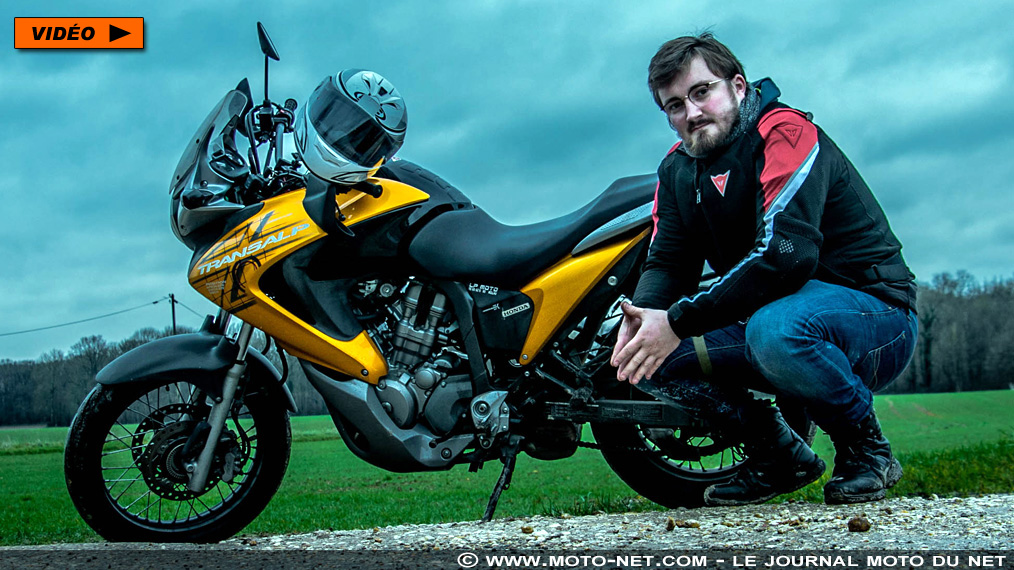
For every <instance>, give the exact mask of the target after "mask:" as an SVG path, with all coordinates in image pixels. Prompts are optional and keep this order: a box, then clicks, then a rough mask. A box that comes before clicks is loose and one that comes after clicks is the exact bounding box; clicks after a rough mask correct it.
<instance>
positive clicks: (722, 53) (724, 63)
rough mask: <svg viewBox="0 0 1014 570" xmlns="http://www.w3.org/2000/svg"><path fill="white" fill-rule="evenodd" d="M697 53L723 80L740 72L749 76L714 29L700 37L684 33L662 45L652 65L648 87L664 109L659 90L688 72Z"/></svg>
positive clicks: (649, 69) (657, 103)
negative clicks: (684, 34) (714, 32)
mask: <svg viewBox="0 0 1014 570" xmlns="http://www.w3.org/2000/svg"><path fill="white" fill-rule="evenodd" d="M697 56H701V58H702V59H704V63H705V64H707V66H708V69H710V70H711V72H712V73H714V74H715V75H717V76H719V77H721V78H722V79H732V78H733V77H735V76H736V74H739V75H742V76H743V77H744V78H745V77H746V72H744V71H743V64H742V63H740V62H739V60H738V59H736V56H735V55H733V54H732V52H731V51H729V48H727V47H725V44H723V43H722V42H720V41H718V40H716V39H715V36H714V35H712V33H711V32H701V33H700V34H698V35H696V36H682V37H679V38H676V39H674V40H669V41H667V42H665V43H664V44H662V47H660V48H658V51H657V52H655V56H654V57H652V58H651V63H650V64H648V88H649V89H651V96H652V97H653V98H654V99H655V104H656V105H658V107H659V108H660V109H661V108H662V101H661V99H659V98H658V90H659V89H662V88H663V87H666V86H667V85H669V84H670V83H672V81H673V80H674V79H675V78H676V76H677V75H679V74H680V73H683V72H684V71H686V69H687V67H689V65H690V62H691V61H693V59H694V58H695V57H697Z"/></svg>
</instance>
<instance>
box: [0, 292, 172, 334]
mask: <svg viewBox="0 0 1014 570" xmlns="http://www.w3.org/2000/svg"><path fill="white" fill-rule="evenodd" d="M168 298H169V297H168V296H166V297H162V298H161V299H158V300H155V301H152V302H150V303H145V304H143V305H138V306H136V307H131V308H129V309H123V310H122V311H115V312H112V313H108V314H105V315H99V316H97V317H90V318H87V319H81V320H80V321H73V322H70V323H63V324H59V325H51V326H48V327H39V328H37V329H28V330H24V331H15V332H9V333H0V337H4V336H14V335H16V334H25V333H31V332H38V331H45V330H49V329H56V328H60V327H67V326H70V325H76V324H79V323H87V322H88V321H95V320H98V319H104V318H106V317H111V316H113V315H120V314H123V313H126V312H129V311H136V310H137V309H143V308H144V307H147V306H148V305H157V304H159V303H161V302H162V301H165V300H166V299H168ZM177 302H178V301H177ZM181 304H182V303H181Z"/></svg>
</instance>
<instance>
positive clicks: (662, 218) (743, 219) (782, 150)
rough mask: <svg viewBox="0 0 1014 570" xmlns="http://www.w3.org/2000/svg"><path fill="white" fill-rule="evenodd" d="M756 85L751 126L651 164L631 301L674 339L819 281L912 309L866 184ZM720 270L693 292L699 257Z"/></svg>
mask: <svg viewBox="0 0 1014 570" xmlns="http://www.w3.org/2000/svg"><path fill="white" fill-rule="evenodd" d="M756 86H759V89H760V95H761V105H762V109H761V113H760V118H759V119H758V120H757V124H756V125H754V126H753V127H751V128H750V129H747V131H746V132H745V133H744V134H743V135H741V136H739V137H738V138H737V139H735V140H733V141H732V142H731V143H729V144H728V146H727V147H725V148H724V149H723V150H720V151H717V152H716V153H712V155H711V156H708V157H705V158H692V157H690V156H689V155H688V154H687V153H686V152H685V151H684V150H683V149H682V148H680V146H681V145H680V144H678V143H677V145H676V146H675V147H673V149H672V150H671V151H670V152H669V154H668V156H666V158H665V159H664V160H663V161H662V164H661V166H659V169H658V176H659V185H658V189H657V191H656V194H655V209H654V218H655V233H654V235H653V238H652V244H651V249H650V251H649V254H648V259H647V261H646V262H645V264H644V270H643V273H642V275H641V279H640V281H639V282H638V285H637V290H636V292H635V294H634V299H633V302H634V304H635V305H637V306H639V307H646V308H654V309H667V310H668V313H669V322H670V324H671V325H672V328H673V331H674V332H675V333H676V335H677V336H679V337H680V338H686V337H689V336H697V335H701V334H703V333H705V332H707V331H710V330H714V329H718V328H721V327H724V326H727V325H730V324H732V323H735V322H737V321H741V320H744V319H746V318H748V317H749V316H750V315H752V314H753V313H754V311H756V310H757V309H759V308H760V307H762V306H764V305H766V304H768V303H770V302H772V301H774V300H776V299H778V298H781V297H784V296H785V295H789V294H791V293H793V292H795V291H797V290H798V289H799V288H800V287H802V286H803V284H804V283H806V282H807V281H808V280H810V279H819V280H821V281H825V282H828V283H835V284H839V285H844V286H846V287H851V288H854V289H858V290H860V291H864V292H866V293H869V294H871V295H873V296H875V297H878V298H880V299H882V300H883V301H885V302H887V303H890V304H892V305H895V306H898V307H904V308H908V309H912V310H913V311H914V310H915V295H916V287H915V277H914V276H913V275H912V273H911V272H910V271H909V270H908V268H907V267H906V266H905V263H904V261H903V259H902V257H901V253H900V252H901V243H900V242H899V241H898V239H897V238H896V237H895V235H894V233H893V232H892V231H891V228H890V226H889V225H888V222H887V218H886V217H885V216H884V212H883V210H882V209H881V207H880V204H878V203H877V200H876V198H874V197H873V194H872V192H870V189H869V187H868V186H867V185H866V183H865V182H864V181H863V179H862V177H861V176H860V175H859V173H858V172H857V171H856V169H855V167H854V166H852V163H851V162H850V161H849V160H848V158H846V157H845V155H844V154H843V153H842V151H841V150H839V149H838V147H837V146H835V144H834V142H833V141H832V140H831V139H830V138H828V136H827V135H826V134H824V132H823V131H822V130H821V129H820V128H819V127H817V126H816V125H814V124H813V123H812V122H811V121H810V118H809V116H808V115H807V114H805V113H802V112H800V111H797V110H795V109H791V108H789V107H787V106H785V105H782V104H780V103H777V96H778V90H777V87H775V85H774V83H772V82H771V81H770V80H762V81H760V82H758V84H755V87H756ZM705 261H707V262H708V264H709V265H710V266H711V267H712V269H714V270H715V271H716V272H717V273H718V274H719V275H721V279H719V280H718V281H717V282H716V283H714V284H713V285H712V286H711V287H710V288H708V289H707V290H706V291H701V292H699V291H698V283H699V280H700V277H701V272H702V269H703V266H704V262H705Z"/></svg>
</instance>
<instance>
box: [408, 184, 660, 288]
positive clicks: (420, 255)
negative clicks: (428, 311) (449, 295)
mask: <svg viewBox="0 0 1014 570" xmlns="http://www.w3.org/2000/svg"><path fill="white" fill-rule="evenodd" d="M657 183H658V177H657V176H656V175H654V174H645V175H641V176H630V177H627V178H620V179H619V180H617V181H615V182H613V183H612V184H611V185H610V186H609V188H607V189H606V190H605V191H604V192H603V193H602V194H599V195H598V196H597V197H596V198H595V199H594V200H592V201H591V202H589V203H588V204H586V205H585V206H584V207H582V208H580V209H578V210H576V211H574V212H571V213H570V214H567V215H564V216H560V217H558V218H554V219H551V220H546V221H544V222H538V223H534V224H528V225H522V226H510V225H507V224H503V223H500V222H498V221H497V220H495V219H493V218H492V217H491V216H490V215H489V214H487V213H486V212H485V211H483V210H482V209H481V208H469V209H464V210H455V211H450V212H446V213H443V214H441V215H439V216H437V217H436V218H434V219H433V220H431V221H430V222H429V223H427V224H426V225H425V227H423V228H422V229H421V230H420V231H419V233H418V234H417V235H416V236H415V238H414V239H413V240H412V242H411V244H410V245H409V250H408V251H409V256H410V257H411V258H412V259H413V260H414V261H415V262H416V263H418V264H419V265H420V266H421V267H422V268H423V269H424V270H426V271H427V272H428V273H429V274H430V275H431V276H433V277H436V278H439V279H449V280H453V281H468V282H472V283H482V284H485V285H494V286H497V287H501V288H505V289H510V290H518V289H521V288H522V287H523V286H524V285H526V284H527V283H529V282H530V281H531V280H532V279H534V278H535V276H537V275H538V274H539V273H541V272H542V271H544V270H545V269H548V268H549V267H550V266H552V265H553V264H554V263H556V262H558V261H560V260H561V259H563V258H564V257H566V256H567V255H568V254H570V253H571V251H572V250H573V249H574V247H575V246H576V245H578V243H579V242H581V241H582V240H583V239H584V238H585V237H586V236H588V234H590V233H591V232H593V231H594V230H596V229H598V228H599V227H601V226H602V225H603V224H606V223H607V222H609V221H611V220H613V219H614V218H616V217H618V216H620V215H623V214H625V213H627V212H629V211H631V210H633V209H635V208H637V207H639V206H643V205H644V204H646V203H648V202H651V201H652V200H653V199H654V196H655V188H656V185H657Z"/></svg>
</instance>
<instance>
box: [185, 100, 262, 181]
mask: <svg viewBox="0 0 1014 570" xmlns="http://www.w3.org/2000/svg"><path fill="white" fill-rule="evenodd" d="M247 101H248V99H247V96H246V95H244V94H243V93H242V92H241V91H238V90H235V89H234V90H232V91H230V92H228V93H226V94H225V97H223V98H222V100H221V101H219V102H218V104H217V105H215V107H214V108H213V109H212V110H211V112H210V113H208V116H207V117H206V118H205V119H204V121H203V122H202V123H201V126H200V127H198V128H197V132H196V133H194V136H192V137H190V140H189V141H187V147H186V149H185V150H184V151H183V156H181V157H180V161H179V163H178V164H177V165H176V172H174V173H173V179H172V182H170V184H169V193H170V195H174V194H177V193H178V192H180V191H181V188H180V182H181V181H182V180H184V179H185V177H186V175H187V173H188V172H190V170H191V169H192V168H193V167H194V165H195V164H196V163H197V159H198V157H199V156H201V155H202V152H201V150H202V149H203V148H205V142H206V141H207V138H208V137H209V136H211V135H212V133H213V132H214V131H215V130H221V129H222V127H223V126H225V124H226V123H228V122H229V121H230V120H232V118H233V117H235V116H238V115H239V114H241V113H242V112H243V109H245V108H246V105H247Z"/></svg>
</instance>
